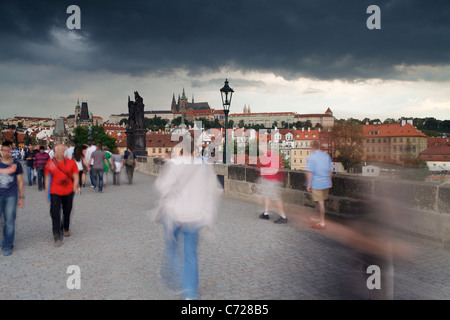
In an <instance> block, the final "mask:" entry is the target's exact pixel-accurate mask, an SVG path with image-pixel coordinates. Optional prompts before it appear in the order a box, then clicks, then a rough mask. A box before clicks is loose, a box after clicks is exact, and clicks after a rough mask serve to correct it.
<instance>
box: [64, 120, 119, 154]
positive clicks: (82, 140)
mask: <svg viewBox="0 0 450 320" xmlns="http://www.w3.org/2000/svg"><path fill="white" fill-rule="evenodd" d="M73 134H74V137H73V142H74V143H75V144H76V145H83V144H87V143H88V142H89V141H88V139H89V128H87V127H81V126H79V127H76V128H75V129H74V130H73ZM92 141H94V142H95V143H100V144H101V145H102V146H106V147H108V149H109V150H111V151H112V150H114V149H115V148H116V138H113V137H111V136H109V135H108V134H107V133H106V132H105V129H104V128H103V127H101V126H93V127H92Z"/></svg>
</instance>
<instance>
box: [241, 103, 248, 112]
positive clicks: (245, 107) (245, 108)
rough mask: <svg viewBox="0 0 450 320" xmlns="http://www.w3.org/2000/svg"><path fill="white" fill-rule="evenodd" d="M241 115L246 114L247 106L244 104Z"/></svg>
mask: <svg viewBox="0 0 450 320" xmlns="http://www.w3.org/2000/svg"><path fill="white" fill-rule="evenodd" d="M242 113H247V106H246V105H245V104H244V110H243V111H242Z"/></svg>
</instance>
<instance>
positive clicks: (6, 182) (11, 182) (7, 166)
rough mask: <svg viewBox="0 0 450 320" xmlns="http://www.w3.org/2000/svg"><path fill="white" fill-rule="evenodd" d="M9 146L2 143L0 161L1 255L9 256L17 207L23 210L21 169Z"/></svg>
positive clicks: (6, 143)
mask: <svg viewBox="0 0 450 320" xmlns="http://www.w3.org/2000/svg"><path fill="white" fill-rule="evenodd" d="M10 152H11V144H10V143H9V142H3V143H2V147H1V154H2V158H1V161H0V219H1V220H2V224H3V230H2V231H3V240H2V248H3V255H5V256H9V255H10V254H11V253H12V249H13V248H14V237H15V230H16V212H17V207H19V208H23V200H24V195H23V191H24V188H23V169H22V165H21V164H20V161H19V160H17V159H14V158H13V157H12V155H11V154H10Z"/></svg>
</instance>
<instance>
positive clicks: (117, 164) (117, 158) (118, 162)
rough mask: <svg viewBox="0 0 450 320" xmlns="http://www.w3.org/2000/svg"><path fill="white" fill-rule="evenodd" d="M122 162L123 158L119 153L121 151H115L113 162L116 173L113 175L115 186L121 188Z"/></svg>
mask: <svg viewBox="0 0 450 320" xmlns="http://www.w3.org/2000/svg"><path fill="white" fill-rule="evenodd" d="M122 161H123V156H122V155H121V154H120V153H119V149H117V148H116V149H114V152H113V162H114V173H113V184H114V185H117V186H120V172H121V171H122Z"/></svg>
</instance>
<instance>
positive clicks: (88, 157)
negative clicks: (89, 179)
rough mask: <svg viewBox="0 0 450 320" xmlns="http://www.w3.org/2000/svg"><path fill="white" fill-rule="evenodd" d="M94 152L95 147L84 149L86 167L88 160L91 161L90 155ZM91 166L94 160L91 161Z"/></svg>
mask: <svg viewBox="0 0 450 320" xmlns="http://www.w3.org/2000/svg"><path fill="white" fill-rule="evenodd" d="M95 150H97V147H96V146H90V147H89V148H87V149H86V156H85V158H84V159H85V160H86V163H87V164H88V165H89V160H91V155H92V153H93V152H94V151H95ZM93 164H94V160H93V159H92V163H91V165H93Z"/></svg>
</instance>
